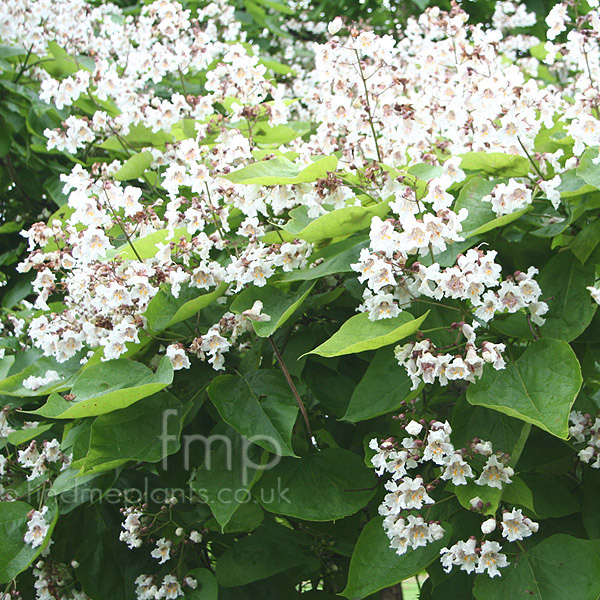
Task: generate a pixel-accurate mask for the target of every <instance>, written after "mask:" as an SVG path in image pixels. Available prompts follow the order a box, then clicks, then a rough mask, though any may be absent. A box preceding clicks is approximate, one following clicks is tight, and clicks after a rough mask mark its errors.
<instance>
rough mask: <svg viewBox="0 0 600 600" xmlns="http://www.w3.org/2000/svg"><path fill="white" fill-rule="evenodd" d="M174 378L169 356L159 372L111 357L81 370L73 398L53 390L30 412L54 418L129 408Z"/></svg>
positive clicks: (82, 415)
mask: <svg viewBox="0 0 600 600" xmlns="http://www.w3.org/2000/svg"><path fill="white" fill-rule="evenodd" d="M172 381H173V367H172V365H171V360H170V359H169V358H168V357H167V356H164V357H163V358H162V359H161V361H160V363H159V364H158V367H157V369H156V373H153V372H152V370H151V369H149V368H148V367H146V366H145V365H142V364H141V363H137V362H134V361H132V360H127V359H121V358H120V359H117V360H110V361H107V362H103V363H99V364H96V365H93V366H91V367H90V368H89V369H86V370H85V371H83V372H82V373H81V375H80V376H79V377H78V378H77V380H76V381H75V383H74V384H73V388H72V389H71V393H72V394H73V395H74V396H75V399H74V401H68V400H65V399H64V398H63V397H62V396H60V395H59V394H56V393H54V394H52V395H51V396H50V397H49V398H48V402H47V403H46V404H44V406H42V407H41V408H39V409H37V410H34V411H29V412H31V413H33V414H36V415H42V416H43V417H48V418H52V419H79V418H83V417H93V416H96V415H102V414H104V413H109V412H112V411H113V410H119V409H121V408H126V407H127V406H130V405H131V404H133V403H134V402H137V401H138V400H141V399H142V398H145V397H146V396H150V395H152V394H155V393H156V392H159V391H160V390H162V389H163V388H164V387H166V386H167V385H169V384H171V383H172Z"/></svg>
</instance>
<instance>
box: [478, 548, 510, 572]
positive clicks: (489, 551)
mask: <svg viewBox="0 0 600 600" xmlns="http://www.w3.org/2000/svg"><path fill="white" fill-rule="evenodd" d="M500 550H502V546H501V545H500V544H499V543H498V542H489V541H486V542H483V544H482V545H481V555H480V556H479V561H478V562H477V567H476V568H475V572H476V573H485V571H487V572H488V575H489V576H490V577H495V576H496V575H500V571H499V570H498V569H501V568H502V567H506V566H507V565H508V564H509V563H508V561H507V560H506V555H505V554H501V553H500Z"/></svg>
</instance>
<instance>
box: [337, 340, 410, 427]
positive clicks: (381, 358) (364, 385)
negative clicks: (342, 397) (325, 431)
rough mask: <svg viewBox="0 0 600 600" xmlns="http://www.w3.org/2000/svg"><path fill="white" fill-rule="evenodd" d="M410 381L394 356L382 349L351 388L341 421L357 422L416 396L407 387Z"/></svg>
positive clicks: (394, 407)
mask: <svg viewBox="0 0 600 600" xmlns="http://www.w3.org/2000/svg"><path fill="white" fill-rule="evenodd" d="M411 386H412V381H411V380H410V377H409V376H408V375H407V374H406V369H403V368H401V367H400V366H399V365H398V362H397V361H396V359H395V358H394V353H393V352H391V351H390V349H389V348H382V349H381V350H378V351H377V353H376V354H375V357H374V358H373V360H372V361H371V362H370V363H369V368H368V369H367V372H366V373H365V374H364V376H363V378H362V379H361V380H360V382H359V384H358V385H357V386H356V387H355V388H354V392H353V393H352V397H351V398H350V404H349V405H348V408H347V409H346V414H345V415H344V416H343V417H342V420H343V421H350V422H351V423H357V422H358V421H364V420H366V419H372V418H374V417H378V416H379V415H384V414H386V413H389V412H393V411H395V410H396V409H398V408H399V407H400V403H401V402H402V401H403V400H410V399H411V398H414V397H416V396H417V395H418V393H419V391H420V390H419V389H416V390H411Z"/></svg>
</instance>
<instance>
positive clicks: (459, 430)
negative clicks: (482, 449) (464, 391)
mask: <svg viewBox="0 0 600 600" xmlns="http://www.w3.org/2000/svg"><path fill="white" fill-rule="evenodd" d="M451 425H452V441H453V442H454V444H455V445H456V446H457V447H459V448H461V447H463V446H466V445H467V444H468V443H469V442H470V441H471V440H472V439H474V438H476V437H479V438H481V439H483V440H489V441H490V442H492V445H493V447H494V450H495V451H500V452H506V453H512V451H513V449H514V448H515V445H516V444H517V442H518V440H519V437H520V436H521V433H522V431H523V427H524V425H523V421H520V420H519V419H514V418H512V417H509V416H508V415H505V414H503V413H500V412H498V411H496V410H490V409H488V408H484V407H483V406H472V405H471V404H469V403H468V402H467V400H466V398H465V397H464V396H461V397H460V398H459V399H458V402H457V403H456V405H455V407H454V411H453V412H452V421H451Z"/></svg>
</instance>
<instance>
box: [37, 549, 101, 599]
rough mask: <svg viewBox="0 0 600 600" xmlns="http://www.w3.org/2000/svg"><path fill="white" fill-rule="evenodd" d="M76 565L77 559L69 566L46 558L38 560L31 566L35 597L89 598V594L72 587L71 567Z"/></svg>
mask: <svg viewBox="0 0 600 600" xmlns="http://www.w3.org/2000/svg"><path fill="white" fill-rule="evenodd" d="M78 566H79V565H78V563H77V561H72V562H71V565H70V567H69V566H68V565H65V564H63V563H58V562H55V561H52V560H50V559H48V558H44V559H43V560H39V561H38V562H37V563H36V564H35V567H34V568H33V575H34V577H35V578H36V579H35V582H34V584H33V585H34V587H35V591H36V599H37V600H52V599H53V598H60V599H61V600H89V596H87V595H86V594H85V593H84V592H82V591H80V590H77V589H75V587H74V581H73V579H74V578H73V569H75V568H77V567H78Z"/></svg>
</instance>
